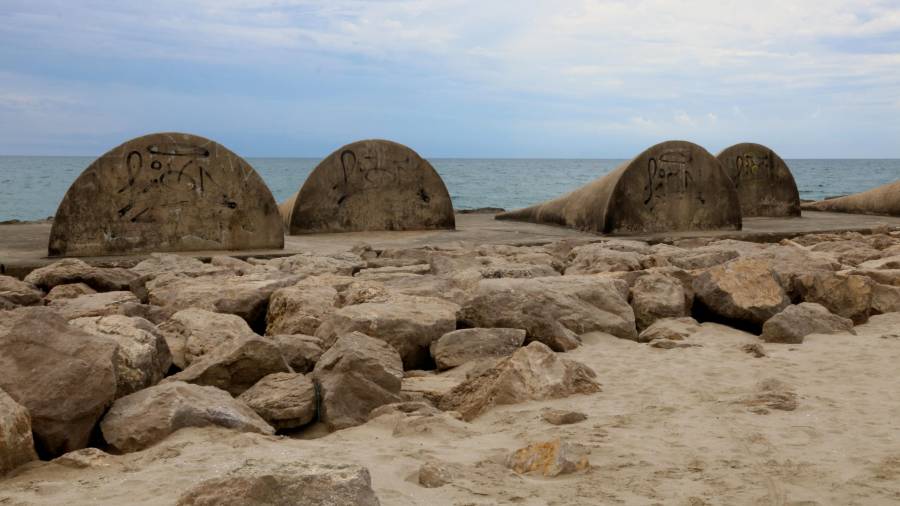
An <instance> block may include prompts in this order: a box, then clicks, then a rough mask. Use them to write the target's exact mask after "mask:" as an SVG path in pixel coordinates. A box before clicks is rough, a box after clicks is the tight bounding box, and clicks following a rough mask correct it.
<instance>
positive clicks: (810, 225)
mask: <svg viewBox="0 0 900 506" xmlns="http://www.w3.org/2000/svg"><path fill="white" fill-rule="evenodd" d="M456 222H457V228H456V230H418V231H405V232H394V231H374V232H352V233H345V234H305V235H297V236H287V237H285V247H284V249H283V250H279V249H259V250H248V251H225V252H221V251H191V252H185V253H179V254H181V255H184V256H186V257H187V256H189V257H194V258H199V259H202V260H205V261H208V260H209V259H210V258H212V257H213V256H221V255H228V256H232V257H236V258H250V257H256V258H273V257H285V256H291V255H296V254H298V253H302V252H309V251H315V252H316V253H317V254H323V255H324V254H332V253H340V252H342V251H347V250H349V249H351V248H352V247H353V246H355V245H357V244H361V243H365V244H369V245H370V246H372V247H373V248H379V249H388V248H419V247H424V246H455V245H460V246H466V245H468V246H472V245H491V244H508V245H540V244H548V243H551V242H554V241H558V240H560V239H579V240H584V241H585V242H591V241H600V240H601V239H607V238H608V237H609V236H600V235H597V234H592V233H587V232H580V231H578V230H573V229H569V228H564V227H555V226H550V225H541V224H536V223H527V222H519V221H497V220H495V219H494V215H493V214H458V215H457V216H456ZM882 227H889V228H900V217H892V216H863V215H854V214H845V213H823V212H816V211H804V212H803V217H802V218H747V219H744V226H743V230H740V231H734V230H705V231H704V230H699V231H682V232H667V233H653V234H634V235H629V236H628V238H629V239H635V240H641V241H647V242H650V243H659V242H671V241H676V240H680V239H690V238H694V237H715V238H718V239H737V240H743V241H756V242H777V241H780V240H782V239H786V238H791V237H794V236H797V235H801V234H814V233H835V232H844V231H856V232H861V233H871V232H872V231H873V230H875V229H879V228H882ZM49 233H50V223H49V222H38V223H27V224H15V225H0V273H6V274H7V275H10V276H15V277H17V278H20V279H21V278H23V277H25V275H27V274H28V273H29V272H31V271H32V270H34V269H35V268H37V267H41V266H45V265H49V264H51V263H53V262H54V261H55V260H54V259H48V258H46V256H45V255H46V245H47V237H48V236H49ZM148 256H149V255H145V254H134V255H127V256H126V255H120V256H104V257H85V258H82V260H84V261H85V262H87V263H89V264H91V265H95V266H100V267H132V266H134V265H137V264H138V263H139V262H141V261H143V260H146V259H147V258H148Z"/></svg>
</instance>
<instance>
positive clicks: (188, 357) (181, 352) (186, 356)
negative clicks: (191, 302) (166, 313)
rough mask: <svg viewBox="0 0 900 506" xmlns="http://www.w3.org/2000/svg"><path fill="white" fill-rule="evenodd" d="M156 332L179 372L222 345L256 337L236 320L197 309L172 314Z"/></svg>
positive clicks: (237, 318)
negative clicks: (160, 335)
mask: <svg viewBox="0 0 900 506" xmlns="http://www.w3.org/2000/svg"><path fill="white" fill-rule="evenodd" d="M159 331H160V332H161V333H162V335H163V337H165V339H166V343H168V345H169V350H170V351H171V352H172V363H174V364H175V365H176V366H177V367H178V368H180V369H184V368H186V367H187V366H189V365H190V364H191V362H193V361H194V360H197V359H198V358H200V357H202V356H203V355H205V354H207V353H209V352H210V351H212V350H213V349H214V348H216V347H217V346H219V345H221V344H224V343H228V342H232V341H235V340H238V339H242V338H248V337H253V336H256V333H254V332H253V330H251V329H250V326H249V325H247V322H246V321H245V320H244V319H243V318H241V317H239V316H235V315H230V314H223V313H214V312H212V311H206V310H204V309H197V308H189V309H184V310H181V311H178V312H177V313H175V314H173V315H172V317H171V318H170V319H169V320H168V321H166V322H165V323H163V324H161V325H160V326H159Z"/></svg>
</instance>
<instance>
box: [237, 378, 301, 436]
mask: <svg viewBox="0 0 900 506" xmlns="http://www.w3.org/2000/svg"><path fill="white" fill-rule="evenodd" d="M238 400H239V401H242V402H243V403H244V404H246V405H248V406H250V409H252V410H253V411H256V414H258V415H259V416H261V417H262V418H263V420H265V421H266V422H268V423H269V425H271V426H272V427H275V429H276V430H282V429H295V428H297V427H302V426H304V425H306V424H308V423H309V422H311V421H313V419H315V417H316V400H317V398H316V385H315V384H314V383H313V381H312V380H311V379H310V378H308V377H306V376H304V375H302V374H298V373H289V372H278V373H273V374H270V375H268V376H266V377H264V378H262V379H261V380H259V381H257V382H256V384H255V385H253V386H252V387H250V388H249V389H247V390H246V391H244V393H242V394H241V395H239V396H238Z"/></svg>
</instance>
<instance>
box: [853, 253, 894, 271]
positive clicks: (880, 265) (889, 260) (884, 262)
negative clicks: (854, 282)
mask: <svg viewBox="0 0 900 506" xmlns="http://www.w3.org/2000/svg"><path fill="white" fill-rule="evenodd" d="M859 268H860V269H900V255H895V256H889V257H884V258H879V259H877V260H869V261H868V262H862V263H861V264H859Z"/></svg>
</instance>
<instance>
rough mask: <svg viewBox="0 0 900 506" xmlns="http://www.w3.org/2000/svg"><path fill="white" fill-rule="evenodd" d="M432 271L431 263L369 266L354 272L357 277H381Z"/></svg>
mask: <svg viewBox="0 0 900 506" xmlns="http://www.w3.org/2000/svg"><path fill="white" fill-rule="evenodd" d="M429 272H431V265H429V264H413V265H396V266H394V265H392V266H386V267H367V268H365V269H361V270H360V271H359V272H357V273H356V274H354V275H353V276H354V277H357V278H364V279H365V278H380V277H383V276H385V275H391V274H428V273H429Z"/></svg>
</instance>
